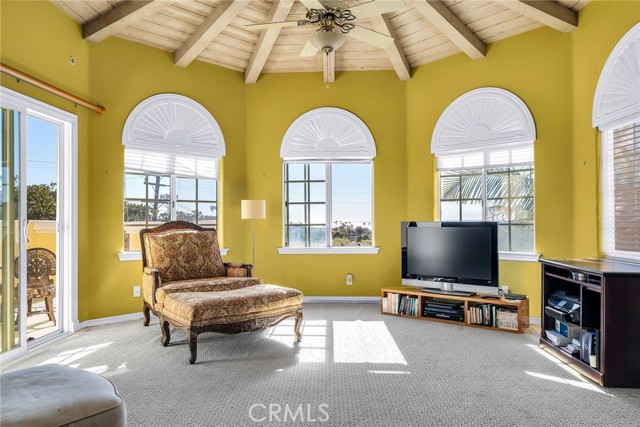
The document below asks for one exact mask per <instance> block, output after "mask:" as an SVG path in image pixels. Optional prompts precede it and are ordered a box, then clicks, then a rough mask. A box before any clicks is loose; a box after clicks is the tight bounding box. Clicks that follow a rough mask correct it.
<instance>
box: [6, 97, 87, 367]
mask: <svg viewBox="0 0 640 427" xmlns="http://www.w3.org/2000/svg"><path fill="white" fill-rule="evenodd" d="M0 95H1V96H0V112H1V115H2V117H1V118H2V123H1V129H0V131H1V133H2V147H1V148H2V150H1V157H2V158H1V160H2V188H1V189H0V203H1V204H0V209H1V211H0V220H1V221H2V224H1V232H2V235H1V236H0V237H1V238H2V242H1V243H2V244H1V247H0V250H1V254H0V255H1V257H0V270H1V272H0V280H1V283H0V343H1V348H0V350H1V351H0V361H2V362H4V361H7V360H10V359H13V358H14V357H17V356H19V355H20V354H23V353H24V352H26V351H27V349H28V348H31V347H33V346H34V345H38V344H39V343H42V342H45V341H47V340H48V339H50V338H52V337H55V336H58V335H60V334H61V333H64V332H72V331H73V329H74V324H75V322H76V321H77V307H76V303H75V301H77V297H76V289H77V284H76V282H77V279H76V277H77V273H76V271H77V262H76V259H77V249H76V244H77V243H76V242H77V237H76V236H77V234H76V233H77V220H76V219H75V218H76V216H77V203H76V194H77V184H76V174H77V163H76V162H77V161H76V159H77V117H76V116H75V115H72V114H69V113H66V112H64V111H61V110H59V109H57V108H54V107H51V106H49V105H46V104H43V103H41V102H39V101H36V100H34V99H31V98H28V97H26V96H23V95H21V94H19V93H16V92H13V91H10V90H8V89H6V88H4V87H0Z"/></svg>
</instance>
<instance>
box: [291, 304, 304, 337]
mask: <svg viewBox="0 0 640 427" xmlns="http://www.w3.org/2000/svg"><path fill="white" fill-rule="evenodd" d="M302 317H303V316H302V311H300V312H299V313H298V314H296V324H295V326H294V327H293V333H294V334H295V336H296V340H298V341H302V332H301V331H300V328H301V327H302Z"/></svg>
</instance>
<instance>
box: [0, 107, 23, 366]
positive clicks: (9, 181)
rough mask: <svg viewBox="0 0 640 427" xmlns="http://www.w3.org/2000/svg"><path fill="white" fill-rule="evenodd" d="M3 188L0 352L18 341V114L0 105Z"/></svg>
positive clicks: (1, 192)
mask: <svg viewBox="0 0 640 427" xmlns="http://www.w3.org/2000/svg"><path fill="white" fill-rule="evenodd" d="M0 114H1V123H0V126H1V128H0V132H1V133H2V153H1V160H2V187H1V188H0V203H1V205H0V209H1V210H2V212H0V219H1V220H2V235H1V236H0V237H1V238H2V245H1V248H0V250H1V251H2V257H1V258H0V262H1V263H2V265H0V269H1V270H2V271H1V274H0V280H2V283H1V284H0V342H1V349H2V353H4V352H7V351H10V350H13V349H15V348H16V347H19V346H20V344H21V337H20V329H21V328H20V323H19V322H20V314H21V310H20V303H21V298H20V289H19V286H18V285H19V282H18V280H17V277H19V271H20V265H19V263H18V264H17V265H16V262H15V260H16V259H17V257H18V255H19V249H20V238H19V233H18V230H19V228H20V227H19V224H20V197H19V195H20V193H19V189H20V113H18V112H16V111H13V110H10V109H6V108H1V109H0Z"/></svg>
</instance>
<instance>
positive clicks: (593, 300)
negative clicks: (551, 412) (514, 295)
mask: <svg viewBox="0 0 640 427" xmlns="http://www.w3.org/2000/svg"><path fill="white" fill-rule="evenodd" d="M540 262H541V263H542V299H541V301H542V322H541V324H542V328H541V335H540V347H541V348H542V349H544V350H546V351H547V352H549V353H551V354H553V355H554V356H555V357H557V358H558V359H560V360H562V361H563V362H565V363H566V364H568V365H569V366H571V367H572V368H574V369H575V370H576V371H578V372H580V373H581V374H582V375H584V376H585V377H587V378H589V379H591V380H592V381H594V382H596V383H598V384H599V385H602V386H605V387H640V341H639V339H638V337H640V309H639V307H640V266H636V265H633V264H627V263H623V262H617V261H610V260H602V259H576V260H551V259H542V260H540ZM573 273H582V274H584V277H585V280H576V279H574V275H573ZM558 290H564V291H567V292H571V293H572V294H574V295H578V296H579V300H580V318H579V319H578V321H577V322H568V323H572V324H573V325H577V326H579V327H580V331H581V336H582V331H583V330H584V329H585V328H591V329H595V330H597V331H598V334H599V343H598V344H599V345H598V349H599V352H598V354H597V355H596V358H597V361H598V363H597V366H595V367H594V366H591V365H590V364H589V363H586V362H585V361H583V360H582V357H580V356H584V354H583V352H585V349H584V348H583V345H582V344H583V342H582V341H581V345H580V356H573V355H571V354H569V353H567V352H566V351H564V350H562V349H561V348H560V347H559V346H556V345H555V344H554V343H553V342H552V341H551V340H549V339H548V338H547V337H546V332H545V330H547V329H552V330H553V329H554V325H555V319H554V318H553V317H552V316H549V315H547V314H546V312H545V307H547V306H548V305H549V297H550V296H551V295H552V294H553V293H554V292H556V291H558Z"/></svg>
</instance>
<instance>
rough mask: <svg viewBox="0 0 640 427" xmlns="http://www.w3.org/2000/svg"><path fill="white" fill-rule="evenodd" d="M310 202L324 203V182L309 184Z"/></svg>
mask: <svg viewBox="0 0 640 427" xmlns="http://www.w3.org/2000/svg"><path fill="white" fill-rule="evenodd" d="M309 187H310V195H311V199H310V201H311V202H324V201H325V198H326V197H325V196H326V192H325V187H326V185H325V183H324V182H312V183H310V184H309Z"/></svg>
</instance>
